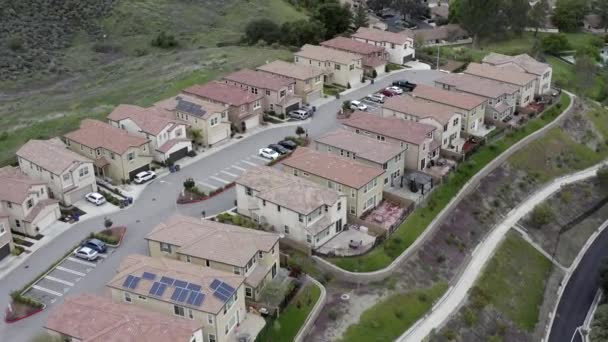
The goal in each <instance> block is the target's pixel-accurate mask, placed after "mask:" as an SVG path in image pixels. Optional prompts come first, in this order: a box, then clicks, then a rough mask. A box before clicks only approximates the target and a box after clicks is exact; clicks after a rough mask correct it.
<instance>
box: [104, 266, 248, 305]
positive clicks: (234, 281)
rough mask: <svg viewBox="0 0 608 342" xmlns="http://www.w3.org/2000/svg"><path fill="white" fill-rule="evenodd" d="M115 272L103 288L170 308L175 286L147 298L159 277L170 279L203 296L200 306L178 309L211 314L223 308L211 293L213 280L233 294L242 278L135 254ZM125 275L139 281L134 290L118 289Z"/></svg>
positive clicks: (210, 269) (223, 272) (205, 268)
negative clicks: (149, 276) (188, 285)
mask: <svg viewBox="0 0 608 342" xmlns="http://www.w3.org/2000/svg"><path fill="white" fill-rule="evenodd" d="M117 271H118V273H117V274H116V275H115V276H114V278H112V280H110V282H109V283H107V284H106V286H108V287H110V288H115V289H118V290H121V291H125V290H128V291H129V292H131V293H134V294H136V295H142V296H145V297H149V298H148V300H154V299H156V300H159V301H163V302H167V303H170V304H174V303H175V302H174V301H172V300H171V296H172V294H173V292H174V289H175V286H168V287H167V289H166V290H165V291H164V293H163V294H162V296H151V295H150V289H151V288H152V285H153V284H154V282H155V281H158V279H160V278H161V277H170V278H173V279H179V280H183V281H185V282H188V283H192V284H197V285H200V286H201V292H202V293H203V294H204V295H205V299H204V301H203V303H202V304H201V306H195V305H190V304H187V303H180V305H182V306H185V307H189V308H192V309H193V310H198V311H204V312H208V313H212V314H217V313H218V312H220V310H222V308H223V307H224V302H223V301H222V300H220V299H219V298H217V297H215V296H214V295H213V292H214V290H213V289H211V283H212V282H213V280H215V279H218V280H220V281H222V282H224V283H227V284H228V285H230V286H232V287H233V288H234V289H237V290H238V288H239V287H240V286H241V284H243V282H244V280H245V278H244V277H243V276H240V275H237V274H234V273H229V272H225V271H220V270H216V269H213V268H211V267H205V266H198V265H194V264H190V263H186V262H183V261H178V260H173V259H169V258H152V257H149V256H144V255H139V254H132V255H129V256H127V257H126V258H124V259H123V260H122V262H121V264H120V266H119V268H118V270H117ZM143 272H148V273H153V274H156V279H155V280H148V279H144V278H141V277H142V275H143ZM129 275H133V276H136V277H140V278H141V279H140V281H139V283H138V284H137V286H136V287H135V288H134V289H127V288H125V287H123V286H122V284H124V282H125V280H126V278H127V277H128V276H129Z"/></svg>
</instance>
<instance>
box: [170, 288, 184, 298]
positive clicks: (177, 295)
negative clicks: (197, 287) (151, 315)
mask: <svg viewBox="0 0 608 342" xmlns="http://www.w3.org/2000/svg"><path fill="white" fill-rule="evenodd" d="M180 293H182V289H181V287H177V288H175V291H173V294H172V295H171V300H173V301H177V298H178V297H179V295H180Z"/></svg>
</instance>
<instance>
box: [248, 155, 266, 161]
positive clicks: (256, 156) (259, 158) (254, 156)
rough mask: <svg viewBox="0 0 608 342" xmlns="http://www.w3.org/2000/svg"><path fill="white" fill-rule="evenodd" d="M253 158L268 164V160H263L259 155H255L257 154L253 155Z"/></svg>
mask: <svg viewBox="0 0 608 342" xmlns="http://www.w3.org/2000/svg"><path fill="white" fill-rule="evenodd" d="M252 157H253V158H256V159H258V160H261V161H263V162H268V159H266V158H262V157H260V156H258V155H255V154H254V155H252Z"/></svg>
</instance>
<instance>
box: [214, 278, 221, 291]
mask: <svg viewBox="0 0 608 342" xmlns="http://www.w3.org/2000/svg"><path fill="white" fill-rule="evenodd" d="M221 283H222V282H221V281H219V280H217V279H213V281H212V282H211V289H213V290H215V289H217V287H218V286H220V284H221Z"/></svg>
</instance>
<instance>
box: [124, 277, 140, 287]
mask: <svg viewBox="0 0 608 342" xmlns="http://www.w3.org/2000/svg"><path fill="white" fill-rule="evenodd" d="M140 279H141V278H140V277H136V276H133V275H129V276H128V277H127V279H125V281H124V282H123V283H122V287H126V288H128V289H134V288H136V287H137V284H139V280H140Z"/></svg>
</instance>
